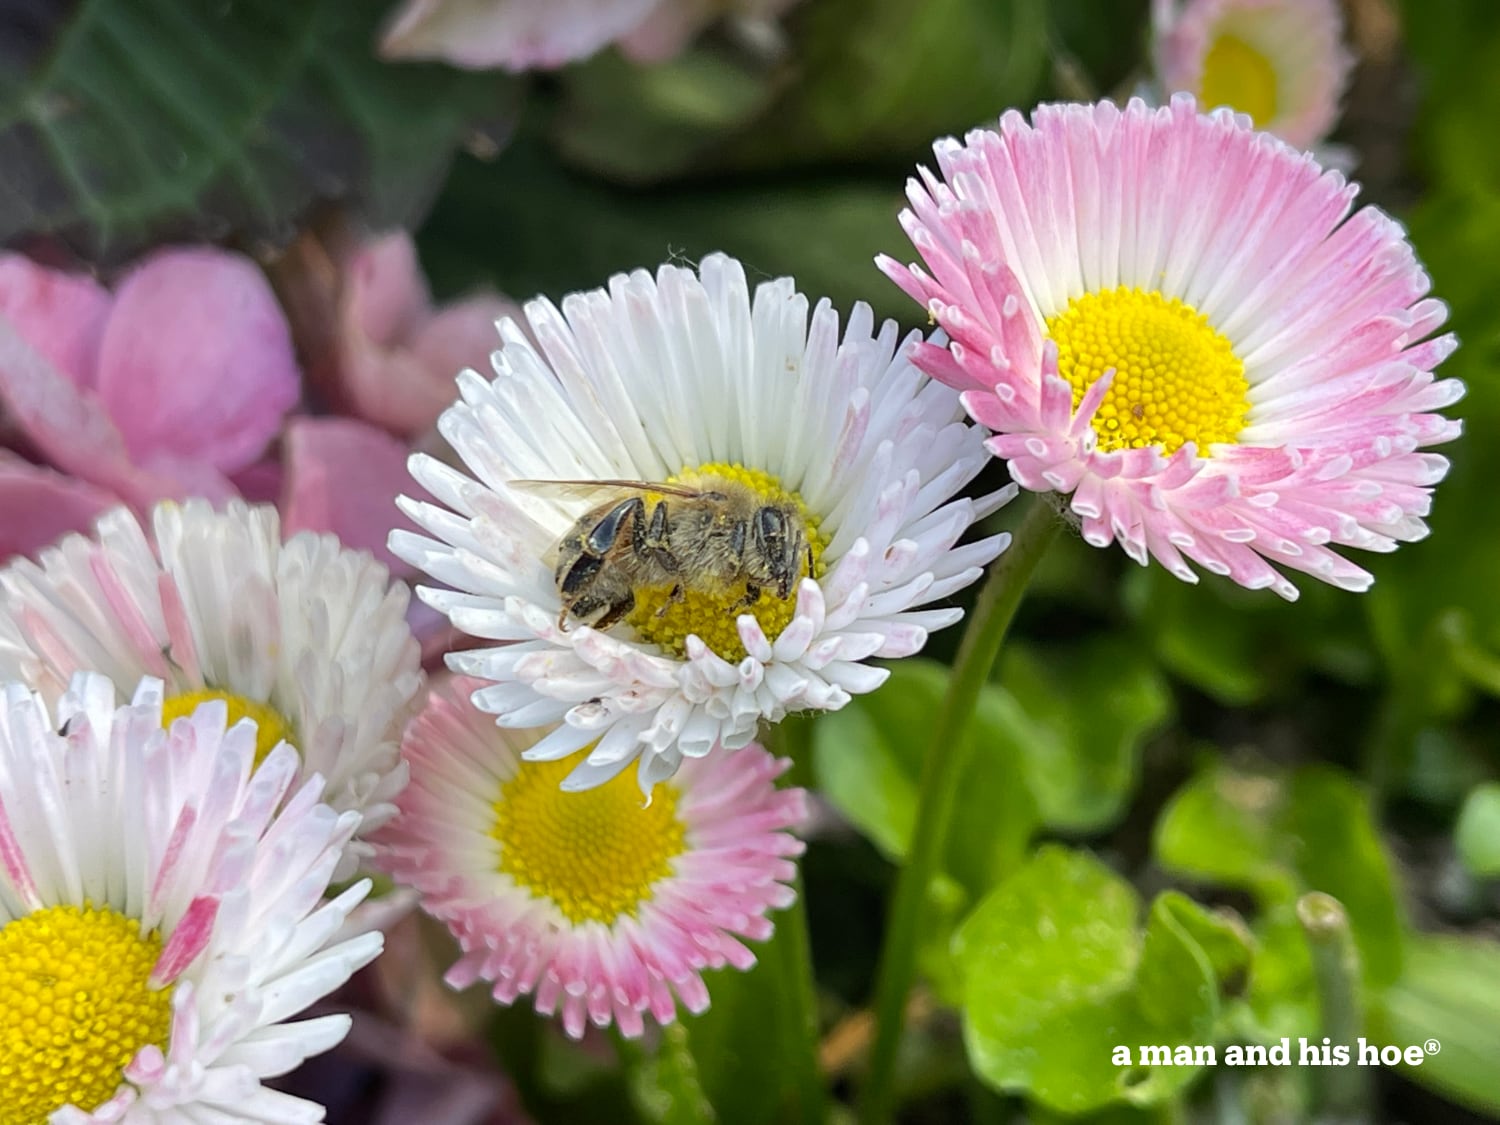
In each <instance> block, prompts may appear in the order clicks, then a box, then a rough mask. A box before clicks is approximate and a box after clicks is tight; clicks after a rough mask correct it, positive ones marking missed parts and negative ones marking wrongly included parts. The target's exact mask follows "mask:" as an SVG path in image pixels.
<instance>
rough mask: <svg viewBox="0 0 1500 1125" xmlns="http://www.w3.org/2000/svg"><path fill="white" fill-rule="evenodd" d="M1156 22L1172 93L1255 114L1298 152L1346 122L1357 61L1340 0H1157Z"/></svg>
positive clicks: (1161, 77)
mask: <svg viewBox="0 0 1500 1125" xmlns="http://www.w3.org/2000/svg"><path fill="white" fill-rule="evenodd" d="M1154 23H1155V29H1154V54H1155V56H1156V73H1157V81H1158V82H1159V84H1160V85H1161V86H1162V88H1163V89H1164V91H1165V92H1166V93H1168V94H1171V93H1178V92H1181V93H1188V94H1192V95H1194V96H1195V97H1196V98H1197V100H1198V102H1199V104H1200V105H1203V106H1205V107H1207V108H1209V109H1213V108H1215V107H1217V106H1229V107H1230V108H1232V109H1236V110H1239V111H1240V112H1241V113H1248V114H1249V115H1250V118H1251V120H1252V121H1253V122H1254V123H1255V127H1256V128H1257V129H1264V130H1266V131H1267V132H1270V133H1275V134H1276V135H1277V136H1278V137H1281V138H1282V139H1283V140H1285V141H1286V142H1287V143H1288V144H1291V145H1294V146H1296V147H1297V148H1311V147H1313V146H1314V145H1316V144H1318V142H1320V141H1321V140H1323V138H1324V137H1326V136H1327V135H1328V133H1329V132H1330V131H1331V130H1332V129H1333V126H1334V124H1335V123H1336V122H1337V121H1338V116H1339V98H1340V97H1341V96H1342V95H1343V92H1344V85H1345V83H1346V82H1347V81H1348V79H1349V69H1350V67H1351V66H1352V65H1353V61H1354V60H1353V57H1352V56H1351V55H1350V54H1349V52H1348V51H1347V50H1345V49H1344V44H1343V16H1342V14H1341V12H1340V10H1339V4H1338V0H1157V3H1156V4H1155V19H1154Z"/></svg>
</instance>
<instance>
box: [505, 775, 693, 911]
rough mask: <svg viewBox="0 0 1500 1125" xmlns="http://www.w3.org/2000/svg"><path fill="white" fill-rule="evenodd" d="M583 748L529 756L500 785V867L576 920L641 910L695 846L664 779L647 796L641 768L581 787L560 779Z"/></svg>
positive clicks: (674, 791) (675, 799)
mask: <svg viewBox="0 0 1500 1125" xmlns="http://www.w3.org/2000/svg"><path fill="white" fill-rule="evenodd" d="M586 753H587V751H586V750H585V751H582V752H580V754H578V755H575V756H574V757H572V758H566V759H564V760H562V761H560V762H522V763H521V765H520V768H519V769H517V770H516V774H515V776H514V777H512V778H511V779H510V780H508V781H506V782H505V783H504V784H503V785H502V786H501V787H500V796H499V798H498V799H497V800H496V801H495V825H494V827H493V828H492V829H491V830H490V835H491V836H493V837H494V838H495V839H496V840H497V841H498V842H499V844H500V864H499V867H500V871H501V872H503V873H504V874H506V875H509V876H510V877H511V878H512V879H514V880H515V881H516V883H517V884H519V885H520V886H522V887H525V888H526V889H527V890H529V891H530V892H531V893H532V894H534V895H536V896H538V897H540V898H547V899H551V900H552V902H553V903H555V904H556V905H557V908H558V909H559V910H561V911H562V912H563V915H564V916H565V917H566V918H567V919H568V920H569V921H570V922H573V923H575V924H577V923H581V922H587V921H595V922H603V923H604V924H605V925H609V924H610V923H612V922H613V921H614V920H615V919H616V918H618V917H620V916H621V915H622V914H628V915H632V916H633V915H634V914H635V912H636V910H637V908H638V907H639V906H640V904H641V903H642V902H646V901H648V900H649V899H650V898H651V894H652V888H653V887H654V886H655V884H656V882H657V881H658V880H659V879H664V878H666V877H667V876H669V875H671V874H672V859H673V857H675V856H679V855H681V854H682V853H683V851H684V850H685V849H686V847H687V830H686V828H685V827H684V825H683V823H682V821H681V820H679V819H678V817H677V790H676V789H674V788H673V787H672V786H671V785H669V784H667V783H665V782H663V783H661V784H659V785H657V787H656V788H655V790H653V791H652V794H651V803H650V804H649V805H647V804H645V803H644V800H643V798H642V797H641V791H640V789H639V788H637V786H636V780H635V771H634V770H632V769H627V770H626V771H625V772H624V773H622V774H620V775H619V776H618V777H614V778H612V779H610V780H609V781H607V782H605V783H604V784H603V785H599V786H596V787H594V788H593V789H585V790H583V791H582V792H579V793H567V792H564V791H563V790H562V789H560V788H558V786H559V785H560V784H561V783H562V779H563V778H564V777H566V776H567V775H568V773H569V772H570V771H571V770H572V769H573V767H574V766H575V765H577V764H578V759H579V758H580V757H582V755H583V754H586Z"/></svg>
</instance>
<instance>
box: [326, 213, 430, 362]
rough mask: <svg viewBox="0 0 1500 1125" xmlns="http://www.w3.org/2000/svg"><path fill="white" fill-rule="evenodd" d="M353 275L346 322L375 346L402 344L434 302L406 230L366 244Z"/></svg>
mask: <svg viewBox="0 0 1500 1125" xmlns="http://www.w3.org/2000/svg"><path fill="white" fill-rule="evenodd" d="M348 271H349V273H348V277H347V279H346V280H345V285H346V287H347V288H346V290H345V296H344V300H345V302H346V304H345V306H344V311H343V319H344V320H345V321H346V323H349V325H350V327H351V328H353V329H355V330H356V331H358V332H359V333H361V334H362V335H363V336H365V337H366V338H367V339H369V340H370V341H371V342H372V343H376V344H394V343H396V342H398V341H400V340H403V339H405V338H406V337H407V336H408V335H410V334H411V333H412V332H413V331H415V330H416V328H417V326H418V325H419V324H421V323H422V321H424V320H425V319H426V318H427V316H428V313H429V311H430V310H431V308H432V296H431V294H430V293H429V292H428V290H427V279H426V278H425V277H423V276H422V267H421V264H420V263H419V262H418V261H417V248H416V246H415V245H414V244H413V243H412V240H411V235H409V234H407V233H406V232H405V231H404V230H398V231H393V232H391V233H390V234H387V235H382V236H381V237H379V238H376V239H374V240H372V241H370V242H369V243H367V244H366V245H365V246H364V248H363V249H361V250H360V251H359V252H358V253H357V254H355V255H354V258H353V260H352V261H351V262H350V263H349V266H348Z"/></svg>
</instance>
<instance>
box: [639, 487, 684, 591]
mask: <svg viewBox="0 0 1500 1125" xmlns="http://www.w3.org/2000/svg"><path fill="white" fill-rule="evenodd" d="M671 542H672V539H671V530H670V529H669V528H668V526H667V502H666V501H665V500H662V501H659V502H658V503H657V505H656V507H655V508H653V509H652V511H651V523H650V526H649V527H648V526H644V525H643V521H641V520H636V522H635V550H636V554H638V555H641V556H643V557H645V558H648V559H651V560H652V561H653V562H655V563H656V565H657V566H659V567H661V568H662V569H663V570H665V571H666V572H667V573H668V574H676V573H677V571H678V570H679V569H680V564H679V563H678V561H677V556H676V555H674V554H673V553H672V548H671Z"/></svg>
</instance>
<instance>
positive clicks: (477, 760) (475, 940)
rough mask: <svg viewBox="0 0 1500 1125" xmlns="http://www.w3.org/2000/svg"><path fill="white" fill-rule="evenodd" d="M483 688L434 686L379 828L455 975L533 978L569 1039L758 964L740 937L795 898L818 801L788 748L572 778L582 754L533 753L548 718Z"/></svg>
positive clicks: (457, 982)
mask: <svg viewBox="0 0 1500 1125" xmlns="http://www.w3.org/2000/svg"><path fill="white" fill-rule="evenodd" d="M479 686H480V685H479V684H477V683H474V682H470V681H463V680H458V679H455V680H454V681H452V682H451V683H450V684H448V685H446V686H445V687H444V688H442V689H438V690H435V691H434V692H432V694H431V695H430V696H429V698H428V702H427V705H426V707H425V709H424V710H423V711H422V713H421V715H420V716H418V718H417V719H416V720H415V721H414V722H413V723H412V725H411V727H410V729H409V730H408V733H407V737H406V742H405V745H404V746H403V748H402V749H403V753H404V754H405V756H406V758H407V760H408V761H410V762H411V764H412V783H411V785H410V786H409V787H408V788H407V790H406V791H405V792H404V793H403V794H402V795H401V798H400V806H401V809H400V813H399V815H398V816H397V817H396V819H395V820H393V821H391V822H390V823H389V824H387V825H386V826H385V827H384V828H383V829H381V831H380V832H379V833H377V835H376V836H375V844H376V849H377V851H376V858H375V862H376V864H377V866H379V867H381V868H383V869H384V870H386V871H388V872H389V873H390V874H391V875H392V877H394V878H395V879H396V880H397V881H398V882H400V883H402V884H405V885H407V886H410V887H414V888H416V889H417V890H418V891H419V892H420V893H421V895H422V908H423V909H424V910H425V911H427V912H428V913H429V914H431V915H432V916H433V917H435V918H437V919H439V920H440V921H442V922H444V923H445V924H446V925H447V926H448V928H449V929H450V930H452V932H453V935H454V937H455V938H457V940H458V943H459V945H460V946H461V947H462V949H463V956H462V957H461V958H460V959H459V961H458V963H457V964H455V965H454V966H453V968H452V969H450V970H449V971H448V974H447V977H446V979H447V981H448V983H449V984H450V985H452V986H453V987H455V988H464V987H467V986H468V985H470V984H472V983H473V982H475V981H476V980H485V981H488V982H490V984H491V985H492V988H493V993H494V997H495V999H496V1000H498V1001H500V1002H501V1003H503V1004H510V1003H512V1002H513V1001H515V1000H516V998H517V997H519V996H525V995H528V994H534V995H535V1004H536V1009H537V1011H539V1012H541V1013H543V1014H544V1015H550V1014H552V1013H554V1012H557V1013H559V1014H560V1016H561V1018H562V1023H563V1027H564V1029H565V1030H566V1031H567V1033H568V1034H569V1035H571V1036H573V1037H574V1038H578V1037H579V1036H581V1035H582V1034H583V1031H584V1028H585V1027H586V1026H587V1024H588V1023H590V1022H592V1023H593V1024H595V1025H596V1026H599V1027H605V1026H608V1025H609V1024H610V1023H611V1022H613V1023H614V1024H615V1025H617V1026H618V1027H619V1029H620V1031H621V1032H622V1033H623V1034H625V1035H627V1036H638V1035H640V1034H641V1032H642V1030H643V1029H644V1026H645V1017H646V1016H648V1015H649V1016H651V1017H652V1018H653V1019H654V1020H656V1021H657V1022H658V1023H662V1024H666V1023H670V1022H671V1021H672V1020H673V1019H675V1018H676V1011H677V1006H678V1004H679V1003H680V1004H681V1005H682V1006H684V1007H685V1008H687V1009H688V1010H689V1011H692V1012H700V1011H702V1010H703V1009H705V1008H706V1007H708V990H707V989H706V988H705V987H704V984H703V979H702V976H701V974H702V972H703V971H704V970H707V969H717V968H721V967H723V966H725V965H732V966H734V967H735V968H737V969H748V968H749V967H750V966H751V965H753V964H754V963H755V956H754V954H752V953H751V952H750V950H749V949H748V948H746V947H745V946H744V945H743V944H742V943H741V942H740V941H739V938H748V939H750V940H753V941H763V940H765V939H766V938H769V937H770V936H771V931H772V925H771V922H770V920H769V919H768V918H767V917H766V914H767V912H768V911H770V910H772V909H780V908H784V907H787V906H790V905H791V904H792V902H793V899H794V893H795V892H794V891H793V890H792V887H791V885H790V884H791V882H792V880H793V879H794V877H795V875H796V868H795V865H794V863H793V857H795V856H798V855H800V854H801V853H802V847H803V845H802V842H801V841H800V840H798V839H797V838H796V837H795V836H793V835H792V834H791V831H790V830H791V829H792V828H794V827H796V826H797V825H799V824H801V823H802V821H803V820H804V819H805V817H806V815H807V800H806V794H805V793H804V792H803V791H802V790H801V789H777V788H776V785H775V780H776V778H777V776H778V775H780V774H781V773H782V772H783V771H784V770H785V769H786V768H787V767H788V766H789V765H790V763H789V762H788V761H786V760H785V759H780V760H778V759H776V758H773V757H772V756H771V755H770V754H767V753H766V752H765V751H764V750H762V749H761V748H760V747H758V746H749V747H746V748H745V749H744V750H742V751H740V752H739V753H736V754H729V755H723V754H718V755H714V756H712V757H710V758H707V759H704V760H701V761H691V762H688V763H687V764H685V765H684V766H683V768H682V770H681V771H680V772H679V773H678V774H677V775H676V776H675V777H674V778H673V779H672V780H671V781H670V782H663V783H662V784H661V785H659V786H657V788H656V791H655V793H654V794H653V797H652V800H651V803H650V804H649V805H643V804H642V801H641V795H640V793H639V791H638V790H637V789H636V786H635V784H634V783H633V780H632V779H631V778H630V777H628V776H625V775H622V776H618V777H616V778H615V779H613V780H612V781H608V782H605V783H604V784H602V785H599V786H597V787H595V788H593V789H591V790H589V791H588V792H586V793H567V792H564V791H562V790H561V789H560V788H559V786H558V782H559V781H561V780H562V778H563V777H564V776H565V775H566V774H567V772H568V770H569V769H571V768H572V764H571V763H570V762H568V761H566V760H563V761H557V762H547V763H527V762H523V761H522V760H521V759H522V755H523V753H524V751H525V750H526V748H527V747H529V746H532V745H534V744H535V743H536V741H537V739H538V738H539V737H540V736H541V734H542V732H540V731H511V730H502V729H500V728H497V727H496V726H495V724H494V723H493V722H492V721H491V720H490V718H489V716H487V715H485V714H482V713H481V712H479V711H477V710H475V709H474V707H473V706H472V705H471V704H470V703H469V702H468V700H467V698H466V697H467V696H468V695H469V694H470V693H471V692H472V691H473V690H474V689H476V688H478V687H479Z"/></svg>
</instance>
